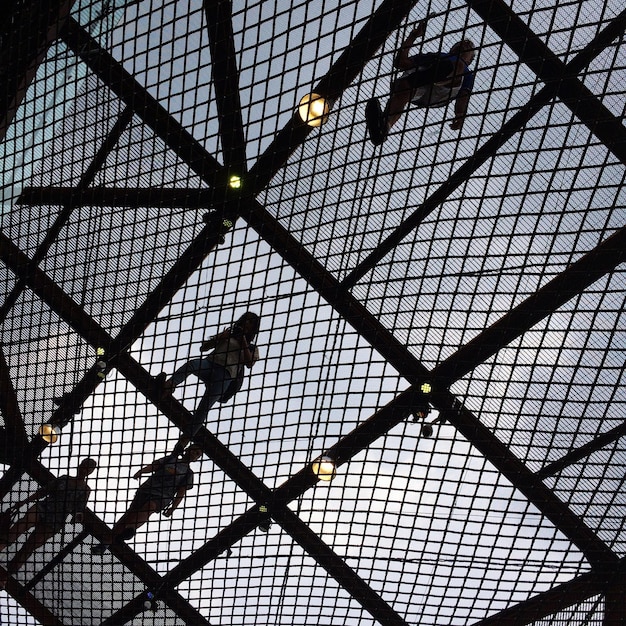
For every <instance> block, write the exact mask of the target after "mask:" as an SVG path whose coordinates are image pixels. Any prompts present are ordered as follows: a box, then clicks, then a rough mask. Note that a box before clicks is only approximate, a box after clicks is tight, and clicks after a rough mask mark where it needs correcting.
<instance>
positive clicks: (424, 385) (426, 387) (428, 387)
mask: <svg viewBox="0 0 626 626" xmlns="http://www.w3.org/2000/svg"><path fill="white" fill-rule="evenodd" d="M432 390H433V388H432V386H431V384H430V383H422V386H421V387H420V391H421V392H422V393H430V392H431V391H432Z"/></svg>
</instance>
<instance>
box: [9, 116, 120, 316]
mask: <svg viewBox="0 0 626 626" xmlns="http://www.w3.org/2000/svg"><path fill="white" fill-rule="evenodd" d="M132 116H133V114H132V111H131V110H130V109H128V108H126V109H125V110H124V111H123V112H122V113H121V115H120V116H119V118H118V119H117V120H116V122H115V124H114V125H113V127H112V128H111V131H110V132H109V134H108V136H107V138H106V139H105V140H104V142H103V143H102V145H101V146H100V148H99V150H98V151H97V153H96V155H95V156H94V158H93V160H92V161H91V163H90V164H89V167H87V169H86V170H85V172H84V174H83V175H82V176H81V177H80V180H79V181H78V185H77V187H76V190H75V194H76V193H80V192H82V191H84V190H86V189H88V188H89V185H91V183H92V182H93V181H94V180H95V177H96V174H97V173H98V172H99V171H100V168H101V167H102V166H103V165H104V162H105V161H106V159H107V156H108V155H109V153H110V152H111V150H112V149H113V148H114V147H115V145H116V144H117V142H118V141H119V138H120V137H121V135H122V133H123V132H124V130H125V129H126V127H127V126H128V124H129V123H130V121H131V119H132ZM74 197H75V196H71V197H68V198H67V202H63V203H61V204H62V205H63V209H62V210H61V212H60V213H59V215H57V217H56V219H55V220H54V224H52V226H51V227H50V228H49V230H48V232H47V233H46V236H45V237H44V238H43V240H42V242H41V243H40V244H39V246H37V250H36V251H35V254H34V255H33V257H32V259H31V263H32V264H33V265H34V266H35V265H39V263H40V262H41V261H42V260H43V258H44V257H45V256H46V254H48V251H49V250H50V247H51V246H52V244H53V243H54V242H55V240H56V238H57V237H58V236H59V233H60V232H61V230H62V229H63V227H64V226H65V224H67V221H68V220H69V218H70V216H71V214H72V212H73V210H74V209H75V208H76V207H77V206H80V203H77V202H75V201H74ZM18 204H19V201H18ZM23 289H24V281H23V280H18V281H17V283H16V284H15V285H14V286H13V289H12V290H11V291H10V292H9V294H8V295H7V297H6V299H5V301H4V302H3V303H2V306H0V324H2V323H3V322H4V320H5V319H6V316H7V315H8V313H9V311H10V310H11V308H12V307H13V305H14V304H15V303H16V302H17V299H18V298H19V297H20V294H21V293H22V291H23Z"/></svg>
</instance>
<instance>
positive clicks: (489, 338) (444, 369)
mask: <svg viewBox="0 0 626 626" xmlns="http://www.w3.org/2000/svg"><path fill="white" fill-rule="evenodd" d="M624 261H626V226H624V227H622V228H621V229H620V230H618V231H616V232H615V233H613V234H612V235H611V236H610V237H608V238H607V239H605V240H604V241H603V242H602V243H600V244H599V245H598V246H597V247H596V248H594V249H593V250H592V251H591V252H588V253H587V254H585V255H584V256H582V257H581V258H580V259H579V260H578V261H576V262H574V263H572V264H571V265H570V266H569V267H568V268H567V269H566V270H565V271H563V272H561V274H559V275H557V276H556V277H555V278H553V279H552V280H551V281H550V282H548V283H547V284H545V285H544V286H543V287H541V288H540V289H538V290H537V291H536V292H535V293H533V294H532V295H531V296H529V297H528V298H526V300H524V301H523V302H522V303H521V304H519V305H518V306H516V307H515V308H513V309H512V310H511V311H509V312H508V313H506V314H505V315H503V316H502V317H501V318H500V319H499V320H498V321H497V322H495V323H494V324H492V325H491V326H490V327H489V328H487V329H486V330H483V331H482V332H481V333H480V334H478V335H477V336H476V337H474V339H472V340H471V341H470V342H468V343H466V344H465V345H464V346H462V347H461V348H459V349H458V350H457V351H456V352H455V353H454V354H453V355H451V356H450V357H448V358H447V359H446V360H445V361H442V362H441V363H439V365H437V367H436V368H435V369H434V370H433V377H434V378H436V379H437V380H438V381H439V382H440V384H441V385H442V386H444V387H448V386H450V385H451V384H452V383H453V382H454V381H457V380H459V379H460V378H462V377H463V376H465V374H467V373H469V372H470V371H472V370H473V369H474V368H476V367H477V366H478V365H480V364H481V363H484V362H485V361H486V360H487V359H489V358H490V357H491V356H493V355H494V354H495V353H496V352H498V350H500V349H501V348H503V347H505V346H507V345H509V344H510V343H511V342H512V341H514V340H515V339H517V337H519V336H520V335H522V334H523V333H524V332H526V331H527V330H530V329H531V328H532V327H533V326H535V325H536V324H538V323H539V322H540V321H541V320H543V319H545V318H546V317H547V316H548V315H549V314H550V313H552V312H554V311H555V310H557V309H558V308H560V307H562V306H563V305H564V304H565V303H566V302H568V301H569V300H571V299H572V298H573V297H575V296H576V295H578V294H580V293H582V292H583V291H584V290H585V289H587V288H588V287H590V286H591V285H592V284H593V283H594V282H595V281H597V280H599V279H600V278H602V277H603V276H605V275H606V274H608V273H610V272H612V271H614V270H615V268H616V267H617V266H618V265H619V264H620V263H622V262H624Z"/></svg>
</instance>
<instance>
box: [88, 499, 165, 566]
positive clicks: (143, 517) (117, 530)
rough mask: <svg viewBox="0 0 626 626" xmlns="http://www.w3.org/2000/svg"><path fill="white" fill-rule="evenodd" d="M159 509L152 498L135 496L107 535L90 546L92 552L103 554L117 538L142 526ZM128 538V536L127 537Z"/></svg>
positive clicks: (157, 503)
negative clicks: (101, 540) (99, 541)
mask: <svg viewBox="0 0 626 626" xmlns="http://www.w3.org/2000/svg"><path fill="white" fill-rule="evenodd" d="M158 510H160V507H159V502H157V501H154V500H146V499H145V498H144V497H143V494H140V495H139V496H137V495H136V496H135V498H134V500H133V501H132V502H131V503H130V506H129V507H128V510H127V511H126V512H125V513H124V514H123V515H122V517H120V519H119V520H117V522H115V525H114V526H113V528H112V530H111V532H110V533H109V535H108V536H107V537H106V538H105V540H104V541H103V542H102V543H99V544H96V545H95V546H93V547H92V548H91V551H92V553H93V554H100V555H102V554H104V553H105V552H106V551H107V550H108V548H109V546H110V545H111V544H112V543H114V542H115V541H117V540H118V539H124V538H125V534H126V531H127V530H132V534H133V535H134V534H135V531H136V530H137V529H138V528H139V527H140V526H143V525H144V524H145V523H146V522H147V521H148V518H149V517H150V516H151V515H152V514H153V513H155V512H156V511H158ZM128 538H129V537H128Z"/></svg>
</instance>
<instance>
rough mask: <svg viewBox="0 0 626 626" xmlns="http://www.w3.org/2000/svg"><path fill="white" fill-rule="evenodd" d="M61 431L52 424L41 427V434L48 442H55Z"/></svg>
mask: <svg viewBox="0 0 626 626" xmlns="http://www.w3.org/2000/svg"><path fill="white" fill-rule="evenodd" d="M60 434H61V431H60V430H59V429H58V428H57V427H56V426H53V425H52V424H43V425H42V426H40V428H39V435H40V437H41V438H42V439H43V440H44V441H45V442H46V443H55V442H56V440H57V439H58V438H59V435H60Z"/></svg>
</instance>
